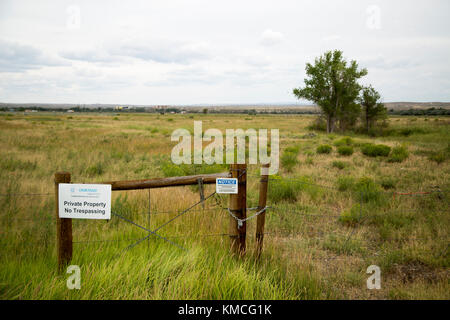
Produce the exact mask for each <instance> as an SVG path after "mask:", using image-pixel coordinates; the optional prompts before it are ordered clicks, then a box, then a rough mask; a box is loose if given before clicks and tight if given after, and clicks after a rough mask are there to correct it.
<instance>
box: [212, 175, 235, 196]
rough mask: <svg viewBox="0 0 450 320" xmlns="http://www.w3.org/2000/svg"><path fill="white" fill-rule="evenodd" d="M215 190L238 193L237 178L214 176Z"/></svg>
mask: <svg viewBox="0 0 450 320" xmlns="http://www.w3.org/2000/svg"><path fill="white" fill-rule="evenodd" d="M216 192H217V193H227V194H237V193H238V181H237V178H216Z"/></svg>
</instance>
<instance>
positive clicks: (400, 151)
mask: <svg viewBox="0 0 450 320" xmlns="http://www.w3.org/2000/svg"><path fill="white" fill-rule="evenodd" d="M408 156H409V153H408V150H407V149H406V147H405V146H397V147H394V148H393V149H392V152H391V155H390V156H389V159H388V161H389V162H403V161H404V160H405V159H406V158H408Z"/></svg>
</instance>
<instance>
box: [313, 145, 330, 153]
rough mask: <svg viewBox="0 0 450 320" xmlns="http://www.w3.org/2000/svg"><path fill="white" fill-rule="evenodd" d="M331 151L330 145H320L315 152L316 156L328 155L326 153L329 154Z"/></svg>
mask: <svg viewBox="0 0 450 320" xmlns="http://www.w3.org/2000/svg"><path fill="white" fill-rule="evenodd" d="M332 149H333V148H332V147H331V146H330V145H328V144H322V145H320V146H318V147H317V149H316V152H317V153H318V154H328V153H331V150H332Z"/></svg>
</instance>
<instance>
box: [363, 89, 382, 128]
mask: <svg viewBox="0 0 450 320" xmlns="http://www.w3.org/2000/svg"><path fill="white" fill-rule="evenodd" d="M380 98H381V96H380V94H379V93H378V92H377V91H376V90H375V89H374V88H372V86H368V87H364V88H363V89H362V91H361V96H360V98H359V101H360V104H361V106H362V109H363V114H362V116H363V121H364V125H365V127H366V130H367V132H369V131H370V128H371V127H372V126H373V124H374V123H375V122H376V121H378V120H382V119H386V117H387V109H386V107H385V106H384V104H383V103H381V102H379V100H380Z"/></svg>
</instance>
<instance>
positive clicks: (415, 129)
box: [397, 119, 428, 137]
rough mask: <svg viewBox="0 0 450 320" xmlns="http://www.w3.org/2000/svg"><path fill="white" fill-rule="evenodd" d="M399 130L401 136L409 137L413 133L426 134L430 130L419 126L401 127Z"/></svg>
mask: <svg viewBox="0 0 450 320" xmlns="http://www.w3.org/2000/svg"><path fill="white" fill-rule="evenodd" d="M416 120H417V119H416ZM397 132H398V134H399V135H401V136H405V137H408V136H410V135H412V134H425V133H428V130H425V129H424V128H419V127H408V128H401V129H399V130H398V131H397Z"/></svg>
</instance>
